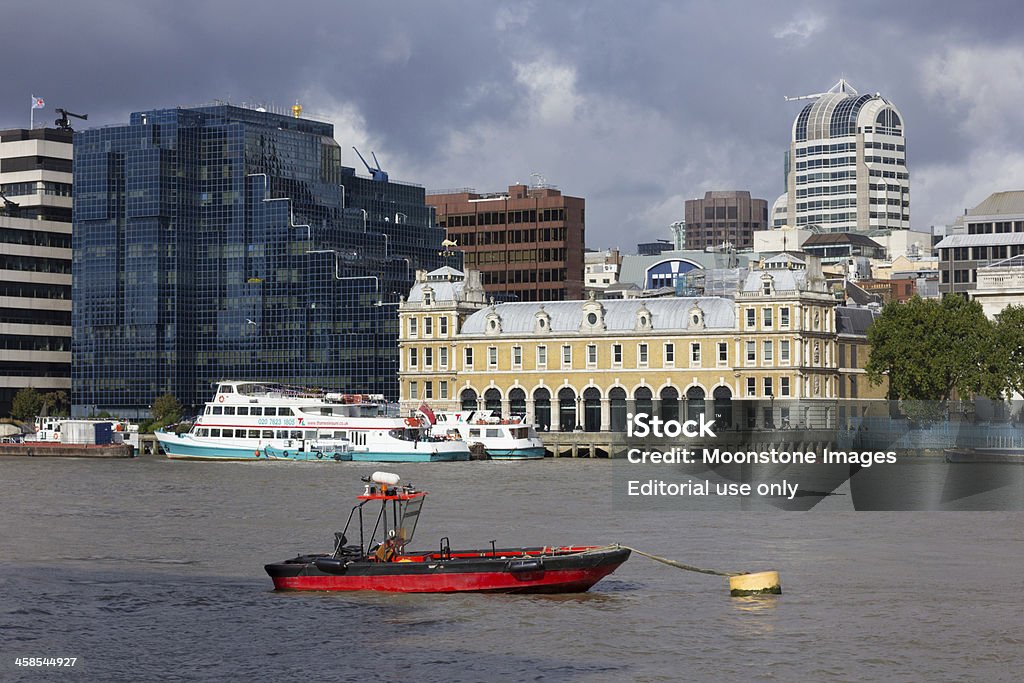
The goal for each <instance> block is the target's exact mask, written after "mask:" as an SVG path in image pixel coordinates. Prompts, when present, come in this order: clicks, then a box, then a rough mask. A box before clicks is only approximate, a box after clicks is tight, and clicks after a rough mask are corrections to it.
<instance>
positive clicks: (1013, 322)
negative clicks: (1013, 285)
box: [989, 306, 1024, 398]
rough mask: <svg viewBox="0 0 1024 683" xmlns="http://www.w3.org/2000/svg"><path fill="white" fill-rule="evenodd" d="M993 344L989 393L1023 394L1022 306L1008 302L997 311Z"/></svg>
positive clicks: (1023, 314) (1023, 345) (1023, 318)
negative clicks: (1008, 303)
mask: <svg viewBox="0 0 1024 683" xmlns="http://www.w3.org/2000/svg"><path fill="white" fill-rule="evenodd" d="M992 347H993V348H992V353H991V354H990V356H991V357H990V359H989V363H990V366H991V368H992V369H991V373H990V378H989V381H990V383H991V386H990V392H989V393H996V394H999V395H1003V396H1004V397H1006V398H1009V397H1011V396H1012V395H1013V394H1014V392H1016V393H1018V394H1022V395H1024V306H1007V307H1006V308H1004V309H1003V311H1002V313H999V314H998V315H996V320H995V331H994V335H993V344H992Z"/></svg>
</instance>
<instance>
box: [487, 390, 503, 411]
mask: <svg viewBox="0 0 1024 683" xmlns="http://www.w3.org/2000/svg"><path fill="white" fill-rule="evenodd" d="M484 410H487V411H490V412H492V413H494V414H495V415H499V416H500V415H501V392H500V391H498V390H497V389H495V388H494V387H491V388H490V389H488V390H487V391H485V392H484Z"/></svg>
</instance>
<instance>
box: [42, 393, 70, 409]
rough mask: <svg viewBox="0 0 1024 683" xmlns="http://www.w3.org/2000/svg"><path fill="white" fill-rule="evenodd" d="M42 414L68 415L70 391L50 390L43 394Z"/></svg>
mask: <svg viewBox="0 0 1024 683" xmlns="http://www.w3.org/2000/svg"><path fill="white" fill-rule="evenodd" d="M41 398H42V401H43V407H42V409H41V412H40V414H42V415H67V414H68V392H66V391H61V390H57V391H50V392H47V393H45V394H43V395H42V397H41Z"/></svg>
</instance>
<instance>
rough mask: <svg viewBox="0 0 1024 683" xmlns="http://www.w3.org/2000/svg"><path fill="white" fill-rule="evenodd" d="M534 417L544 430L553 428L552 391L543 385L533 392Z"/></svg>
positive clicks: (538, 425) (539, 426)
mask: <svg viewBox="0 0 1024 683" xmlns="http://www.w3.org/2000/svg"><path fill="white" fill-rule="evenodd" d="M533 419H534V421H535V422H536V423H537V427H538V428H539V429H541V430H542V431H545V432H546V431H548V430H550V429H551V392H550V391H548V390H547V389H545V388H543V387H541V388H540V389H537V390H536V391H534V392H533Z"/></svg>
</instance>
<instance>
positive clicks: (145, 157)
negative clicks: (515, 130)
mask: <svg viewBox="0 0 1024 683" xmlns="http://www.w3.org/2000/svg"><path fill="white" fill-rule="evenodd" d="M333 135H334V129H333V126H331V125H330V124H326V123H321V122H317V121H312V120H308V119H302V118H296V117H292V116H287V115H282V114H275V113H271V112H266V111H259V110H253V109H247V108H243V107H236V106H230V105H218V106H210V107H199V108H194V109H163V110H154V111H147V112H137V113H134V114H132V115H131V118H130V121H129V123H128V125H123V126H112V127H105V128H96V129H92V130H87V131H83V132H79V133H76V134H75V158H74V163H75V166H74V169H75V183H76V186H75V197H74V226H75V230H74V245H73V246H74V265H73V274H74V278H73V307H74V308H73V346H72V403H73V412H74V413H75V414H78V415H86V414H90V413H94V412H98V411H102V410H106V411H109V412H112V413H113V412H116V413H119V414H123V415H145V414H146V413H147V412H148V410H149V406H150V405H152V402H153V400H154V399H155V398H157V397H158V396H160V395H162V394H164V393H167V392H170V393H172V394H174V395H175V396H176V397H177V398H178V399H179V400H180V401H181V402H182V404H183V405H186V406H190V407H198V406H200V405H202V403H204V402H205V401H208V400H209V399H210V396H211V395H212V383H214V382H216V381H218V380H223V379H253V380H260V381H279V382H286V383H289V384H298V385H307V386H315V387H321V388H324V389H330V390H335V391H348V392H358V393H383V394H385V395H386V396H388V397H390V398H397V396H398V384H397V371H398V356H397V337H398V330H397V302H398V300H399V295H400V294H401V293H405V292H408V291H409V289H410V287H411V286H412V284H413V281H414V276H415V271H416V270H417V269H420V268H425V269H434V268H437V267H440V266H441V265H445V264H451V265H455V266H456V267H458V266H460V265H461V263H451V262H452V261H453V259H455V260H458V256H457V255H456V256H454V257H453V256H452V255H442V253H441V251H442V246H441V241H442V240H443V239H444V229H443V228H439V227H435V226H434V225H433V219H432V210H431V208H430V207H429V206H427V204H426V203H425V201H424V190H423V188H422V187H419V186H416V185H411V184H406V183H399V182H393V181H390V180H389V179H388V178H387V174H386V173H380V172H378V173H375V174H374V176H373V177H363V176H357V175H356V173H355V170H354V169H352V168H349V167H345V166H342V165H341V148H340V147H339V145H338V143H337V142H335V140H334V138H333Z"/></svg>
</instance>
